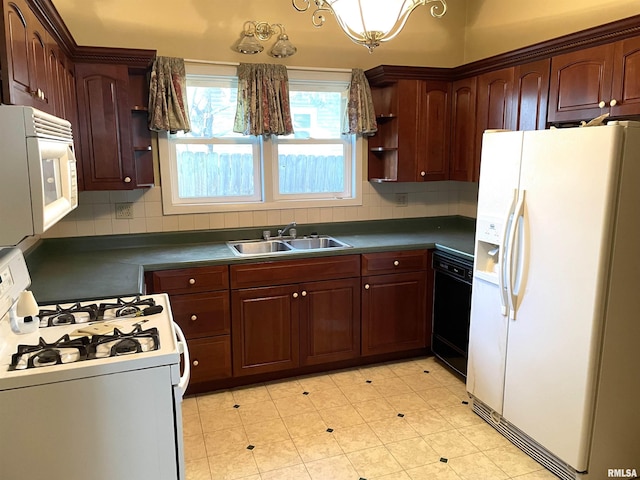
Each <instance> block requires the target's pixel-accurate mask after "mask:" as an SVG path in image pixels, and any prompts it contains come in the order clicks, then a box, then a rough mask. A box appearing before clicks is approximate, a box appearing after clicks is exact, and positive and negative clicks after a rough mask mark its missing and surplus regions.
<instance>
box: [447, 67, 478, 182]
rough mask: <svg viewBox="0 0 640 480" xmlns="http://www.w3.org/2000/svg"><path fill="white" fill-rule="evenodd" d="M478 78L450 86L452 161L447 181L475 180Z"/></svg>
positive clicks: (460, 81) (467, 79)
mask: <svg viewBox="0 0 640 480" xmlns="http://www.w3.org/2000/svg"><path fill="white" fill-rule="evenodd" d="M476 87H477V77H472V78H465V79H463V80H458V81H457V82H453V88H452V92H451V160H450V163H449V179H450V180H458V181H462V182H472V181H477V180H478V179H477V178H474V164H475V156H476V154H475V149H476V144H475V138H476Z"/></svg>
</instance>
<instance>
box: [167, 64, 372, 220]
mask: <svg viewBox="0 0 640 480" xmlns="http://www.w3.org/2000/svg"><path fill="white" fill-rule="evenodd" d="M235 70H236V69H235V67H230V66H219V65H200V64H187V97H188V103H189V116H190V120H191V129H192V130H191V132H189V133H186V134H185V133H183V132H178V133H176V134H168V133H160V134H159V142H160V168H161V175H162V180H163V181H162V193H163V195H162V197H163V207H164V212H165V214H175V213H207V212H214V211H242V210H265V209H283V208H287V209H289V208H298V207H304V208H307V207H319V206H342V205H359V204H361V193H360V187H359V185H358V182H357V180H358V179H359V178H360V177H361V165H362V159H361V156H362V147H361V145H360V143H361V142H362V140H360V139H356V137H355V135H343V134H342V133H341V132H342V122H343V119H344V116H345V108H346V103H347V94H348V88H349V80H350V78H351V75H350V72H335V71H331V72H325V71H314V70H290V71H289V73H288V75H289V100H290V105H291V115H292V121H293V125H294V133H293V134H292V135H287V136H276V135H272V136H270V137H255V136H244V135H242V134H238V133H235V132H233V123H234V118H235V112H236V97H237V77H236V72H235Z"/></svg>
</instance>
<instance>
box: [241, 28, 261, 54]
mask: <svg viewBox="0 0 640 480" xmlns="http://www.w3.org/2000/svg"><path fill="white" fill-rule="evenodd" d="M236 50H238V51H239V52H240V53H246V54H249V55H253V54H256V53H260V52H261V51H262V50H264V47H263V46H262V45H261V44H260V42H258V40H257V39H256V37H255V35H254V34H253V33H250V32H244V33H243V34H242V40H240V42H238V46H237V47H236Z"/></svg>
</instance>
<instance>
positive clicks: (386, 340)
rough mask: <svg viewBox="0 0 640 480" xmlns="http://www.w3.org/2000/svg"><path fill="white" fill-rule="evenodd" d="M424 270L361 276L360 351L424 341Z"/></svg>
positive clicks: (404, 347) (368, 352) (386, 349)
mask: <svg viewBox="0 0 640 480" xmlns="http://www.w3.org/2000/svg"><path fill="white" fill-rule="evenodd" d="M426 281H427V280H426V273H425V272H424V271H422V272H414V273H402V274H397V275H379V276H373V277H363V278H362V288H363V289H362V355H363V356H364V355H375V354H378V353H390V352H400V351H403V350H411V349H416V348H424V347H425V346H426V345H427V338H426V318H427V317H426V303H427V292H426Z"/></svg>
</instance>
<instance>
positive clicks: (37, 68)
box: [29, 17, 57, 114]
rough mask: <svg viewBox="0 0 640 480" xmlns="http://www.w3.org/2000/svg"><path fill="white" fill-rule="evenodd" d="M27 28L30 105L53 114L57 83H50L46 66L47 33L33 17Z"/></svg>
mask: <svg viewBox="0 0 640 480" xmlns="http://www.w3.org/2000/svg"><path fill="white" fill-rule="evenodd" d="M31 23H32V27H31V28H29V49H30V52H29V54H30V56H31V68H32V72H31V91H32V92H33V93H34V94H33V95H32V101H31V105H33V106H34V107H35V108H37V109H39V110H43V111H45V112H48V113H51V114H55V113H56V112H55V110H54V102H53V100H54V98H53V95H54V94H55V93H56V92H57V91H56V87H57V85H55V84H52V82H51V80H52V79H51V76H50V72H49V66H48V61H49V59H48V53H47V49H48V44H49V42H50V40H49V34H48V33H47V32H46V31H45V30H44V28H42V27H41V26H40V24H39V23H38V22H37V21H36V19H35V17H34V18H33V19H32V22H31Z"/></svg>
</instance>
